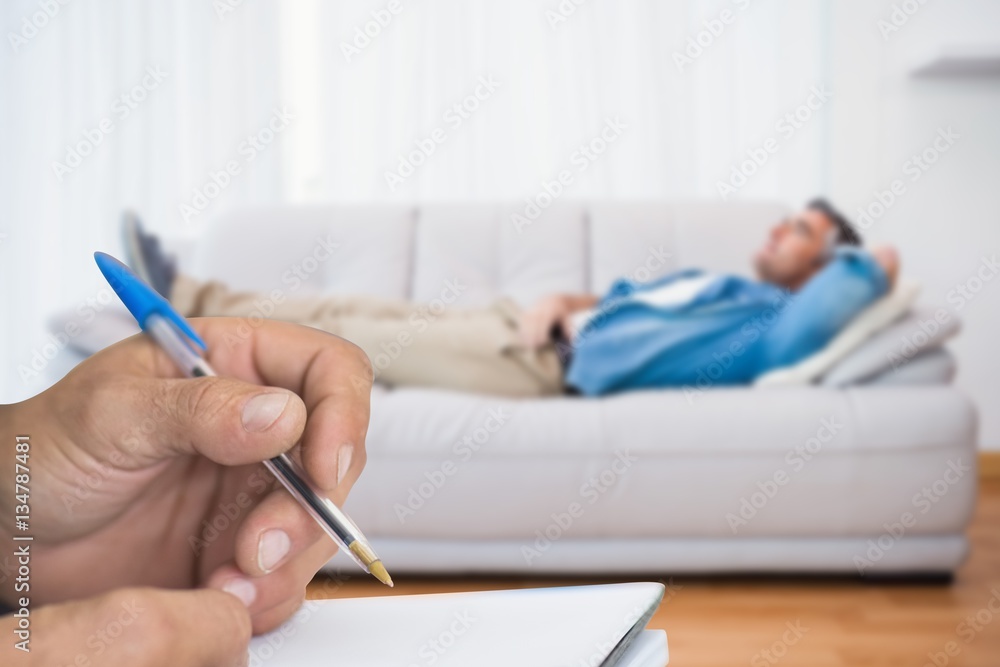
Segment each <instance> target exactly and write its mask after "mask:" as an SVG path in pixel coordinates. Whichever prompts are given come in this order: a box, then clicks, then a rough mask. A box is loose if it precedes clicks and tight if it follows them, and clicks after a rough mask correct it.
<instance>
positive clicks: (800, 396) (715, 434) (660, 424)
mask: <svg viewBox="0 0 1000 667" xmlns="http://www.w3.org/2000/svg"><path fill="white" fill-rule="evenodd" d="M914 414H919V415H921V419H919V420H915V419H912V415H914ZM974 429H975V416H974V412H973V409H972V407H971V405H970V403H969V402H968V400H967V399H966V398H965V397H964V396H962V395H961V394H959V393H958V392H955V391H954V390H952V389H950V388H948V387H920V388H909V387H886V388H870V389H868V388H858V389H850V390H839V391H838V390H830V389H822V388H795V389H774V390H772V391H767V392H758V391H752V390H747V389H732V390H730V389H720V390H713V391H709V392H704V393H703V394H698V395H696V396H693V397H692V396H687V395H685V394H684V392H682V391H649V392H636V393H630V394H624V395H620V396H614V397H609V398H600V399H580V398H555V399H546V400H532V401H517V400H510V399H502V398H495V397H489V396H476V395H468V394H453V393H448V392H442V391H430V390H411V389H403V390H386V389H384V388H381V387H378V388H376V391H375V393H374V395H373V404H372V424H371V429H370V432H369V437H368V443H369V459H368V468H367V470H366V471H365V474H364V475H363V476H362V478H361V480H360V481H359V483H358V486H357V487H356V489H355V491H354V492H353V493H352V495H351V498H350V499H349V501H348V503H349V507H350V509H351V511H352V512H353V513H354V516H355V518H356V519H357V520H358V521H359V523H360V524H361V525H363V526H365V530H366V532H368V533H369V534H370V536H372V537H376V536H386V537H398V538H415V539H416V538H419V539H508V540H509V539H523V540H525V541H526V543H527V542H528V541H530V540H533V539H535V535H536V531H541V532H542V533H545V532H546V531H548V532H560V531H562V532H564V533H571V534H572V536H573V537H574V539H590V538H608V537H622V538H635V539H640V538H648V537H660V538H664V537H685V538H688V537H726V536H728V537H733V536H742V537H782V536H799V537H802V536H847V535H851V536H857V535H876V536H877V535H878V534H880V533H881V532H882V531H883V528H882V526H883V523H887V522H888V523H891V522H892V521H898V520H899V518H900V516H901V515H902V514H903V513H904V512H908V511H909V512H912V513H914V514H917V513H918V512H919V511H920V510H921V509H922V508H923V507H924V505H923V504H920V505H919V506H918V505H917V504H915V501H914V494H917V493H919V492H920V490H921V487H922V486H923V485H928V484H932V483H934V482H935V481H936V480H939V479H941V478H942V477H943V476H944V475H946V474H948V475H951V476H954V475H956V474H959V473H956V472H952V473H949V472H948V471H949V470H952V469H954V468H956V467H957V468H958V469H959V470H963V469H964V468H968V467H969V466H973V465H974V452H973V451H972V445H971V443H973V442H974ZM973 477H974V473H970V472H969V471H968V470H965V471H964V472H962V473H961V476H960V478H959V479H958V480H957V482H956V483H955V484H954V485H952V486H949V487H948V488H949V492H948V493H946V494H943V496H942V497H941V498H939V499H938V501H936V502H934V503H933V504H930V503H928V509H927V512H926V514H921V515H920V520H919V521H918V523H917V525H916V526H914V527H912V528H911V529H910V532H911V533H912V534H915V535H916V534H935V533H940V532H950V531H953V529H954V526H956V525H964V522H965V521H966V520H967V518H968V516H969V512H970V511H971V508H972V503H973V494H974V490H975V483H974V479H973ZM748 503H749V505H748ZM567 517H569V518H567ZM561 523H562V524H567V527H565V528H563V527H560V524H561ZM553 525H555V526H556V528H552V526H553Z"/></svg>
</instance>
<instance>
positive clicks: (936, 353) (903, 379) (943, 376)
mask: <svg viewBox="0 0 1000 667" xmlns="http://www.w3.org/2000/svg"><path fill="white" fill-rule="evenodd" d="M956 370H957V365H956V364H955V357H953V356H952V355H951V352H949V351H948V350H946V349H945V348H943V347H935V348H934V349H932V350H924V351H922V352H920V353H919V354H917V355H916V356H915V357H913V359H912V360H911V361H909V362H907V363H906V364H904V365H902V366H899V367H897V368H888V369H886V370H884V371H882V372H881V373H879V374H878V375H875V376H873V377H868V378H865V379H864V380H863V381H860V383H861V384H864V385H865V386H866V387H872V386H886V385H892V386H899V385H915V384H949V383H950V382H951V381H952V380H954V379H955V371H956Z"/></svg>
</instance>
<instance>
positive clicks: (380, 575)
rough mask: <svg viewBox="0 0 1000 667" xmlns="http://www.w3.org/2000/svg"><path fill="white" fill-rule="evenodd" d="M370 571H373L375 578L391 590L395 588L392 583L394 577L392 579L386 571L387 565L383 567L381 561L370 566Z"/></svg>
mask: <svg viewBox="0 0 1000 667" xmlns="http://www.w3.org/2000/svg"><path fill="white" fill-rule="evenodd" d="M368 569H369V570H371V573H372V576H373V577H375V578H376V579H378V580H379V581H381V582H382V583H383V584H385V585H386V586H388V587H389V588H394V586H393V583H392V577H390V576H389V573H388V572H387V571H386V569H385V565H382V561H380V560H377V561H375V562H374V563H372V564H371V565H370V566H369V568H368Z"/></svg>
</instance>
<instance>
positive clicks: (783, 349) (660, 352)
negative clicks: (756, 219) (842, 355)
mask: <svg viewBox="0 0 1000 667" xmlns="http://www.w3.org/2000/svg"><path fill="white" fill-rule="evenodd" d="M700 273H701V271H699V270H688V271H680V272H677V273H673V274H671V275H669V276H665V277H663V278H661V279H659V280H656V281H653V282H651V283H648V284H639V283H635V282H632V281H630V280H619V281H617V282H616V283H615V284H614V285H612V287H611V289H610V290H609V291H608V293H607V295H605V296H604V297H603V298H602V299H601V301H600V302H599V303H598V305H597V307H596V314H595V316H594V317H593V318H591V320H590V321H589V322H588V323H587V324H586V325H585V326H584V327H583V328H582V330H581V331H580V332H579V333H578V335H577V337H576V338H575V339H574V341H573V344H572V345H573V356H572V360H571V361H570V365H569V368H568V369H567V373H566V382H567V384H569V385H570V386H572V387H575V388H576V389H578V390H579V391H580V392H581V393H583V394H586V395H591V396H595V395H600V394H607V393H610V392H616V391H625V390H629V389H643V388H654V387H680V386H685V385H689V386H691V387H698V388H706V387H708V386H719V385H732V384H747V383H750V382H752V381H753V380H754V378H756V377H757V376H759V375H762V374H764V373H766V372H767V371H769V370H772V369H775V368H779V367H781V366H788V365H791V364H794V363H796V362H797V361H800V360H801V359H804V358H805V357H808V356H809V355H810V354H812V353H814V352H816V351H818V350H820V349H822V348H823V347H824V346H825V345H826V344H827V343H828V342H829V341H830V340H831V339H832V338H833V337H834V336H835V335H836V334H837V333H838V332H839V331H840V330H841V329H842V328H843V327H844V325H846V324H847V323H848V322H849V321H850V320H851V319H852V318H853V317H854V316H855V315H857V314H858V313H859V312H861V311H862V310H864V308H865V307H867V306H868V305H869V304H871V303H872V302H874V301H875V300H877V299H878V298H879V297H881V296H882V295H883V294H885V293H886V292H887V291H888V287H889V285H888V279H887V278H886V275H885V272H884V271H883V270H882V267H881V266H879V264H878V263H877V262H876V261H875V259H874V258H873V257H872V256H871V254H869V253H868V252H866V251H864V250H862V249H860V248H855V247H840V248H838V249H837V250H836V252H835V254H834V256H833V258H832V259H831V260H830V261H829V262H828V263H827V265H826V266H825V267H823V269H822V270H820V271H819V273H817V274H816V275H815V276H813V277H812V279H811V280H809V282H808V283H806V285H805V286H803V287H802V289H800V290H799V291H798V292H795V293H790V292H788V291H786V290H783V289H781V288H779V287H776V286H774V285H771V284H768V283H760V282H756V281H753V280H748V279H746V278H741V277H737V276H721V277H719V278H718V279H717V280H714V281H712V282H711V283H709V285H708V286H707V287H705V288H704V289H703V290H702V291H701V292H700V293H699V294H698V295H696V296H695V297H694V298H693V299H691V300H690V301H688V302H687V303H684V304H680V305H675V306H652V305H648V304H645V303H642V302H641V301H636V300H633V299H631V298H630V297H631V295H633V294H636V293H638V292H641V291H643V290H650V289H656V288H658V287H661V286H663V285H666V284H669V283H670V282H672V281H675V280H678V279H681V278H687V277H691V276H695V275H699V274H700Z"/></svg>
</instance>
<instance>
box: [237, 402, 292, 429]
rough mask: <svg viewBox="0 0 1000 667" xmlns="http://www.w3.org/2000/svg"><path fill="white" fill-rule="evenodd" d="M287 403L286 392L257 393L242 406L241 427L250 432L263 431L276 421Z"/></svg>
mask: <svg viewBox="0 0 1000 667" xmlns="http://www.w3.org/2000/svg"><path fill="white" fill-rule="evenodd" d="M286 405H288V394H286V393H276V392H272V393H270V394H258V395H257V396H254V397H253V398H251V399H250V400H249V401H247V403H246V405H244V406H243V428H245V429H246V430H248V431H250V432H251V433H254V432H258V431H264V430H267V428H268V427H269V426H270V425H271V424H273V423H274V422H276V421H278V417H280V416H281V413H282V412H284V410H285V406H286Z"/></svg>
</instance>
